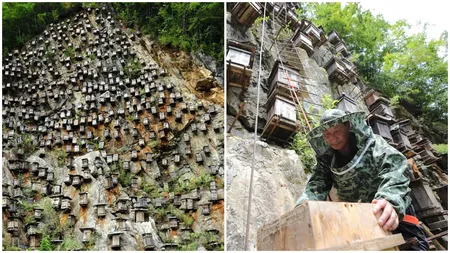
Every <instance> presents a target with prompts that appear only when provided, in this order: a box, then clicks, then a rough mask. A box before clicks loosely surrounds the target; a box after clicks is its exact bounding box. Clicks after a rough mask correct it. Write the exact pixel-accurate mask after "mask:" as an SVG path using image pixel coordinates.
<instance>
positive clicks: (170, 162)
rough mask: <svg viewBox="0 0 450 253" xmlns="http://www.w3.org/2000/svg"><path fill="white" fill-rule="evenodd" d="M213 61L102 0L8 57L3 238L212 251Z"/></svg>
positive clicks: (219, 209)
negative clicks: (144, 28)
mask: <svg viewBox="0 0 450 253" xmlns="http://www.w3.org/2000/svg"><path fill="white" fill-rule="evenodd" d="M202 62H203V63H207V64H208V66H205V65H203V64H201V63H202ZM215 65H216V64H215V63H214V62H213V61H211V59H210V58H208V57H207V56H202V55H198V54H197V55H195V57H192V56H191V55H189V54H186V53H184V52H181V51H177V50H173V49H162V48H160V47H159V46H158V45H157V44H156V43H154V42H153V41H151V40H150V39H149V38H147V37H146V36H143V35H142V34H141V33H140V32H139V31H135V30H132V29H129V28H127V27H125V26H124V25H123V24H122V23H121V22H120V21H119V20H117V19H116V17H115V15H114V12H113V10H112V8H109V6H108V5H104V6H103V7H101V8H95V9H94V8H89V9H85V10H83V11H82V12H80V13H77V14H76V15H75V16H74V17H72V18H69V19H67V20H64V21H62V22H60V23H57V24H52V25H50V26H49V27H48V28H47V29H46V30H45V31H44V32H43V34H41V35H39V36H37V37H36V38H35V39H34V40H32V41H30V42H28V43H27V44H26V47H25V48H22V49H18V50H15V51H14V53H12V54H10V55H5V56H4V58H3V87H2V89H3V98H2V102H3V110H2V116H3V142H2V147H3V161H2V163H3V166H2V170H3V178H2V180H3V191H2V193H3V194H2V195H3V206H2V207H3V223H4V229H5V230H4V233H3V242H4V243H3V248H4V249H14V248H16V249H17V248H20V249H22V250H24V249H28V248H30V249H38V248H39V247H41V248H42V247H47V246H49V247H51V248H53V249H59V250H83V249H87V250H131V251H135V250H144V249H149V250H152V249H153V250H164V249H165V250H177V249H185V250H186V249H189V250H197V249H210V250H212V249H216V250H218V249H220V248H221V247H222V246H223V231H224V230H223V226H224V206H223V199H224V194H223V180H224V177H223V175H224V166H223V159H224V155H223V154H224V139H223V129H222V128H223V117H224V111H223V102H224V101H223V89H222V87H223V84H221V83H220V82H221V78H223V73H222V72H223V69H220V68H217V67H215ZM208 68H209V69H210V70H208ZM215 77H218V78H217V79H216V78H215ZM36 210H37V211H36Z"/></svg>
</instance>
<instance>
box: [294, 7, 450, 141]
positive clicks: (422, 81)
mask: <svg viewBox="0 0 450 253" xmlns="http://www.w3.org/2000/svg"><path fill="white" fill-rule="evenodd" d="M297 14H299V15H300V16H301V17H302V18H307V19H310V20H311V21H313V23H314V24H315V25H317V26H319V25H322V27H323V28H324V30H325V32H326V33H328V32H330V31H332V30H333V29H335V30H336V31H338V33H339V34H340V36H341V38H343V39H344V40H345V43H346V45H347V47H348V49H349V50H350V51H351V53H352V57H351V60H352V61H354V63H355V64H356V66H357V68H358V72H359V76H360V77H361V78H362V79H363V80H364V82H365V83H366V85H367V86H369V87H371V88H374V89H377V90H379V91H380V92H381V93H382V94H383V95H385V96H387V97H388V98H394V97H395V99H396V102H398V104H399V105H401V106H403V107H404V108H406V110H408V112H409V113H411V114H412V115H413V116H414V117H416V118H418V119H419V121H420V122H421V124H422V125H423V127H424V129H423V130H424V132H425V133H426V134H427V135H429V136H427V137H433V138H434V141H435V142H438V143H439V142H445V143H446V142H447V136H448V133H447V132H448V123H447V122H448V110H447V105H448V31H444V32H443V33H442V34H441V36H440V38H438V39H428V38H427V28H428V26H429V24H422V30H421V31H420V32H417V33H411V32H408V30H409V29H410V28H411V25H409V24H408V23H407V22H406V20H399V21H397V22H396V23H394V24H389V23H388V22H387V21H386V20H385V19H384V17H383V16H382V15H374V14H372V13H371V12H370V11H368V10H364V9H363V8H362V7H361V5H360V4H359V3H339V2H334V3H313V2H310V3H302V4H301V9H299V10H298V11H297Z"/></svg>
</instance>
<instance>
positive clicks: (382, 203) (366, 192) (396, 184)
mask: <svg viewBox="0 0 450 253" xmlns="http://www.w3.org/2000/svg"><path fill="white" fill-rule="evenodd" d="M320 124H321V125H320V126H318V127H316V128H315V129H313V130H312V131H311V132H309V133H308V140H309V142H310V144H311V147H312V148H313V149H314V150H315V152H316V160H317V164H316V166H315V167H314V169H313V174H312V176H311V178H310V179H309V181H308V184H307V186H306V188H305V191H304V192H303V194H302V195H301V196H300V198H299V199H298V200H297V205H300V204H301V203H302V202H303V201H305V200H325V199H326V197H327V195H328V193H329V191H330V190H331V187H332V186H334V187H335V188H336V190H337V196H338V197H339V200H340V201H346V202H363V203H374V204H375V207H374V214H375V213H378V212H381V216H380V218H379V221H378V223H379V225H380V226H381V227H382V228H383V229H384V230H388V231H393V232H394V233H402V235H403V237H404V238H405V240H407V239H408V238H410V237H413V236H415V237H417V239H419V242H420V244H419V245H418V246H417V247H415V248H414V247H413V249H417V250H427V249H428V243H427V241H426V239H425V235H424V233H423V231H422V230H423V229H422V228H421V227H420V226H419V225H418V222H414V224H411V223H408V222H405V221H403V220H404V218H405V214H406V216H407V217H406V218H408V221H409V220H410V219H415V220H417V219H416V218H415V217H414V216H411V215H410V214H414V209H413V207H412V206H411V198H410V196H409V192H410V188H409V178H408V177H407V174H406V171H407V168H408V165H407V160H406V158H405V157H404V156H403V155H402V153H400V152H399V151H397V150H396V149H395V148H393V147H392V146H391V145H389V144H388V143H387V142H386V141H385V140H384V139H383V138H382V137H381V136H379V135H375V134H374V133H373V132H372V129H371V128H370V127H369V126H368V125H367V124H366V123H365V114H364V112H357V113H351V114H345V113H344V112H343V111H341V110H338V109H331V110H327V111H326V112H325V113H324V114H323V115H322V117H321V119H320Z"/></svg>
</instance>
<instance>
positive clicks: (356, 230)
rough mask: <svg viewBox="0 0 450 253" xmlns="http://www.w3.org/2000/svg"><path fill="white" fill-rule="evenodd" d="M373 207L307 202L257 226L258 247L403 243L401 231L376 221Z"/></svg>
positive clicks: (372, 246)
mask: <svg viewBox="0 0 450 253" xmlns="http://www.w3.org/2000/svg"><path fill="white" fill-rule="evenodd" d="M374 206H375V205H374V204H369V203H346V202H325V201H306V202H304V203H303V204H302V205H300V206H298V207H296V208H295V209H294V210H292V211H290V212H288V213H286V214H284V215H282V216H281V217H280V218H278V219H277V220H275V221H273V222H271V223H270V224H267V225H264V226H263V227H261V228H259V229H258V235H257V250H384V249H390V250H392V248H393V247H395V246H398V245H400V244H403V243H404V240H403V237H402V236H401V234H396V235H391V233H390V232H386V231H384V230H383V229H382V228H381V227H380V226H379V225H378V224H377V217H375V215H373V208H374ZM378 217H379V216H378Z"/></svg>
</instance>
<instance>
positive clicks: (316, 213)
mask: <svg viewBox="0 0 450 253" xmlns="http://www.w3.org/2000/svg"><path fill="white" fill-rule="evenodd" d="M373 207H374V205H373V204H368V203H346V202H339V203H333V204H331V202H320V201H312V202H309V208H310V212H311V214H312V217H311V221H312V225H311V226H312V228H313V233H314V238H315V241H316V249H324V248H329V247H334V246H340V245H343V244H346V243H348V242H355V241H364V240H369V239H373V238H378V237H386V236H388V235H389V234H390V233H389V232H387V231H384V230H383V229H382V228H381V227H380V226H379V225H378V221H377V218H378V217H375V215H373ZM342 231H345V233H342Z"/></svg>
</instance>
